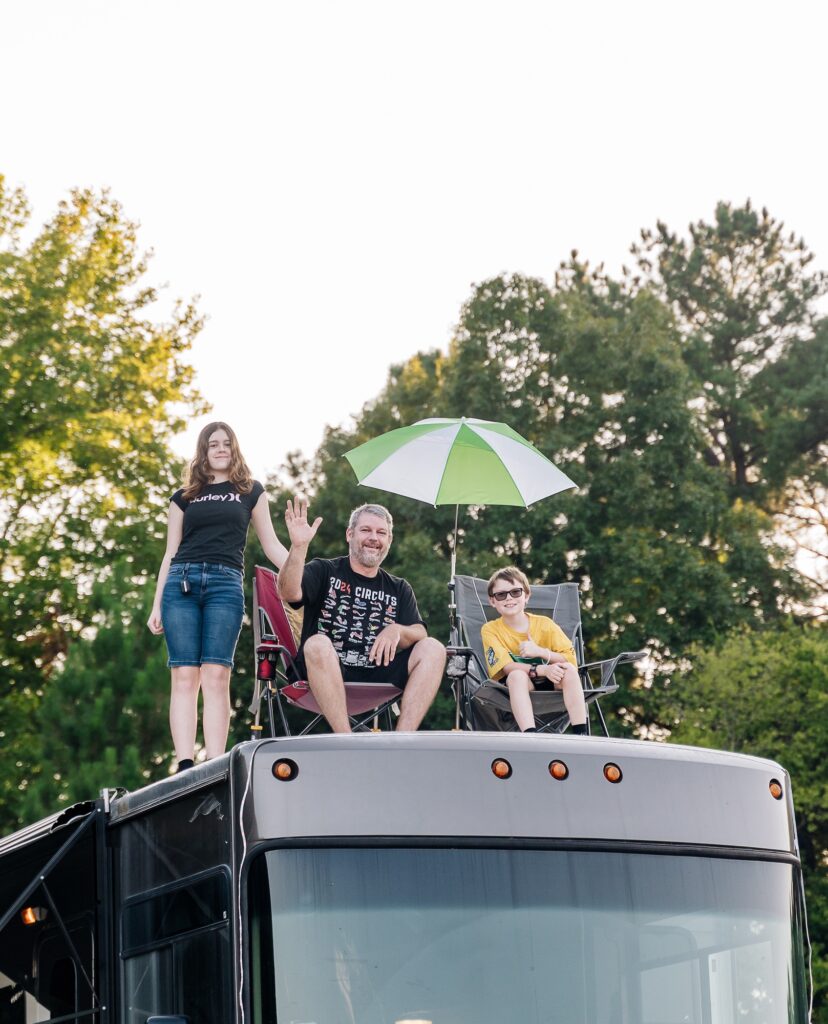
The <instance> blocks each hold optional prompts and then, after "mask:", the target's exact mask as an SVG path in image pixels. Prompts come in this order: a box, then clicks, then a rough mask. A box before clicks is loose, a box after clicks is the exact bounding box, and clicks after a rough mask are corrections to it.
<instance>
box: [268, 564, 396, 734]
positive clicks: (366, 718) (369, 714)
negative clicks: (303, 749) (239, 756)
mask: <svg viewBox="0 0 828 1024" xmlns="http://www.w3.org/2000/svg"><path fill="white" fill-rule="evenodd" d="M253 638H254V645H255V654H254V657H255V659H256V664H255V669H256V685H255V689H254V691H253V702H252V704H251V705H250V712H251V714H253V715H254V716H255V724H254V726H253V737H254V739H255V738H257V737H258V736H259V735H261V729H262V726H261V724H260V721H259V719H260V711H261V703H262V700H263V699H264V700H265V701H266V702H267V711H268V717H269V719H270V734H271V736H275V735H276V722H275V718H274V714H273V704H274V701H275V703H276V708H277V710H278V712H279V719H280V721H281V725H282V729H283V731H284V735H285V736H290V735H291V731H290V726H289V724H288V720H287V716H286V715H285V707H284V705H285V703H288V704H292V705H293V706H294V707H299V708H302V710H303V711H307V712H309V713H310V714H311V715H313V718H312V719H311V721H310V722H309V724H308V725H306V726H305V728H304V729H302V731H301V732H300V733H299V735H300V736H304V735H305V733H308V732H310V730H311V729H312V728H313V727H314V726H315V725H316V723H317V722H319V720H320V719H321V718H322V712H321V711H320V709H319V705H318V704H317V703H316V699H315V698H314V696H313V694H312V693H311V690H310V687H309V686H308V683H307V680H305V679H302V678H301V677H300V676H299V673H298V670H297V668H296V663H295V659H296V654H297V651H298V649H299V647H298V643H297V639H296V637H295V636H294V634H293V631H292V629H291V626H290V620H289V619H288V613H287V611H286V609H285V606H284V604H283V603H282V599H281V598H280V597H279V592H278V590H277V588H276V573H275V572H274V571H273V570H272V569H265V568H263V567H262V566H260V565H257V566H255V568H254V569H253ZM401 693H402V690H400V689H398V688H397V687H396V686H392V685H391V684H390V683H369V682H366V683H346V684H345V701H346V706H347V709H348V716H349V718H350V719H351V728H353V729H369V728H371V727H372V726H373V727H374V728H376V726H377V723H378V720H379V716H380V715H382V714H385V716H386V718H387V722H388V726H389V728H390V727H391V708H392V705H393V704H394V702H395V701H396V700H397V699H398V698H399V696H400V695H401Z"/></svg>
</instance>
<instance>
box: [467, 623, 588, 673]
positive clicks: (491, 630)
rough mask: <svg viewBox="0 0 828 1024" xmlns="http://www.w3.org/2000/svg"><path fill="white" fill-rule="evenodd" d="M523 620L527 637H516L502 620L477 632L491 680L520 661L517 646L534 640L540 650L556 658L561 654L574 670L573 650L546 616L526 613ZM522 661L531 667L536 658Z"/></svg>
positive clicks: (521, 659) (524, 634)
mask: <svg viewBox="0 0 828 1024" xmlns="http://www.w3.org/2000/svg"><path fill="white" fill-rule="evenodd" d="M526 617H527V618H528V619H529V632H528V633H518V632H516V631H515V630H514V629H510V628H509V626H507V625H506V622H505V621H504V620H503V619H493V620H492V621H491V622H487V623H486V624H485V625H484V626H483V628H482V629H481V630H480V636H481V638H482V640H483V654H484V656H485V658H486V668H487V669H488V671H489V675H490V676H491V678H492V679H495V678H496V677H497V676H499V675H500V673H501V672H502V671H503V669H504V668H505V667H506V666H507V665H508V664H509V663H510V662H512V661H523V660H524V659H523V658H520V657H519V655H518V651H519V649H520V644H522V643H523V641H524V640H534V641H535V643H536V644H538V645H539V646H540V647H546V648H547V649H548V650H550V651H554V652H555V653H556V654H562V655H563V656H564V657H565V658H566V660H567V661H569V662H571V663H572V664H573V665H575V667H576V668H577V666H578V663H577V661H576V660H575V648H574V647H573V646H572V644H571V642H570V641H569V640H568V639H567V636H566V633H564V631H563V630H562V629H561V627H560V626H559V625H558V624H557V623H555V622H553V621H552V619H550V618H549V617H548V616H546V615H532V613H531V612H527V613H526ZM525 660H526V661H527V662H531V663H534V664H538V663H539V659H537V658H526V659H525Z"/></svg>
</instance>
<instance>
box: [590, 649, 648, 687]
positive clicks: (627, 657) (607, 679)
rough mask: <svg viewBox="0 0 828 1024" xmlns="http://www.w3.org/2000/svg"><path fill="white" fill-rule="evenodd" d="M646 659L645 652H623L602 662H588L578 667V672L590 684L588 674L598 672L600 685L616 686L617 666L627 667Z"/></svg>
mask: <svg viewBox="0 0 828 1024" xmlns="http://www.w3.org/2000/svg"><path fill="white" fill-rule="evenodd" d="M646 657H647V652H646V651H623V652H622V653H621V654H616V655H615V657H614V658H605V659H604V660H603V661H590V662H587V663H586V664H584V665H579V666H578V672H579V673H580V674H581V675H583V676H585V677H586V680H587V681H588V682H590V685H591V677H590V672H591V671H594V670H596V669H597V670H599V671H600V673H601V685H602V686H606V685H613V686H617V683H616V682H615V670H616V668H617V667H618V666H619V665H628V664H630V663H631V662H634V661H641V659H642V658H646Z"/></svg>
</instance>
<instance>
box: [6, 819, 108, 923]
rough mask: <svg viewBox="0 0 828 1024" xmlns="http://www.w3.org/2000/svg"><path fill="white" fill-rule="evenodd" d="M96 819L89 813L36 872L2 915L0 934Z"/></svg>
mask: <svg viewBox="0 0 828 1024" xmlns="http://www.w3.org/2000/svg"><path fill="white" fill-rule="evenodd" d="M96 817H97V815H96V814H94V813H92V812H90V814H89V817H88V818H87V819H86V821H84V822H83V824H82V825H81V826H80V828H78V829H77V830H76V831H75V832H73V833H72V835H71V836H70V837H69V838H68V839H67V840H66V842H65V843H64V844H63V846H61V847H60V849H59V850H58V851H57V852H56V853H54V854H53V855H52V857H51V858H50V859H49V861H48V862H47V864H46V866H45V867H44V868H42V869H41V870H40V871H38V872H37V874H36V875H35V877H34V878H33V879H32V880H31V882H30V883H29V884H28V885H27V886H26V888H25V889H24V890H23V892H22V893H21V894H20V895H19V896H18V897H17V899H15V900H14V902H13V903H12V904H11V906H10V907H9V908H8V910H7V911H6V912H5V913H4V914H3V917H2V918H0V932H2V931H3V929H4V928H5V927H6V925H7V924H8V923H9V921H11V919H12V918H13V917H14V915H15V914H16V913H18V911H20V910H21V909H22V908H23V907H24V906H25V905H26V903H28V901H29V897H30V896H32V895H33V894H34V893H35V892H36V891H37V889H38V888H39V886H40V885H41V884H42V883H43V882H44V881H45V879H46V878H47V877H48V876H49V874H50V873H51V872H52V871H54V869H55V868H56V867H57V865H58V864H59V863H60V862H61V861H62V860H63V858H64V857H65V856H66V854H67V853H68V852H69V851H70V850H71V849H72V848H73V847H74V846H75V845H76V844H77V842H78V840H79V839H80V838H81V836H83V835H85V834H86V833H87V832H88V831H89V829H90V828H91V827H92V826H93V825H94V823H95V819H96Z"/></svg>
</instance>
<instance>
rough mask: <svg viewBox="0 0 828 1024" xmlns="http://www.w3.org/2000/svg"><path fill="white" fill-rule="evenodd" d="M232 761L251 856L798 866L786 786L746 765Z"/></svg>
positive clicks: (459, 740)
mask: <svg viewBox="0 0 828 1024" xmlns="http://www.w3.org/2000/svg"><path fill="white" fill-rule="evenodd" d="M311 755H312V756H311ZM495 757H502V758H505V759H506V760H508V761H509V763H510V764H511V767H512V774H511V776H510V777H509V778H508V779H498V778H496V777H495V775H494V774H493V772H492V770H491V764H492V760H493V758H495ZM280 758H288V759H291V760H293V761H294V762H295V763H296V765H297V766H298V769H299V771H298V775H297V777H296V778H295V779H293V780H291V781H288V782H282V781H278V780H277V779H275V778H274V776H273V773H272V768H273V764H274V762H276V761H277V760H279V759H280ZM553 759H560V760H563V761H564V762H565V763H566V764H567V766H568V768H569V778H568V779H566V780H565V781H562V782H559V781H556V780H555V779H553V778H552V777H551V776H550V774H549V771H548V766H549V763H550V761H552V760H553ZM234 761H235V765H234V767H235V773H236V782H235V788H236V798H237V799H238V800H240V801H241V803H242V807H241V820H242V822H243V823H244V826H243V827H244V830H245V833H246V834H245V837H244V839H245V847H246V849H247V850H250V848H251V846H252V845H253V844H255V843H257V842H266V841H269V840H278V839H301V838H304V837H318V838H325V837H330V838H334V837H348V836H362V837H371V836H382V837H395V836H399V837H405V836H429V837H465V838H474V837H489V838H497V837H504V838H510V837H522V838H523V839H527V840H532V839H538V840H541V839H556V838H558V839H560V838H563V839H573V840H588V841H605V842H610V843H625V842H635V843H666V844H689V845H697V846H698V845H702V846H703V845H709V846H718V847H730V848H741V849H751V850H767V851H776V852H779V853H783V854H789V855H794V856H795V855H796V854H797V850H796V838H795V830H794V826H793V815H792V803H791V799H790V780H789V778H788V775H787V773H786V772H785V771H784V769H783V768H781V767H780V766H779V765H778V764H776V763H775V762H772V761H766V760H762V759H760V758H755V757H749V756H746V755H740V754H728V753H722V752H719V751H712V750H711V751H706V750H705V751H702V750H699V749H697V748H690V747H681V746H678V745H673V744H660V743H643V742H637V741H632V740H611V739H599V738H597V737H577V736H549V737H547V736H544V735H539V736H525V735H519V734H509V733H505V734H492V733H489V734H485V733H437V732H431V733H410V734H393V733H380V734H357V735H351V736H333V735H324V736H323V735H320V736H307V737H301V738H286V739H282V740H267V741H263V742H260V743H257V744H252V743H251V744H243V745H242V746H240V747H237V748H236V751H235V755H234ZM607 762H614V763H615V764H617V765H618V766H619V767H620V768H621V770H622V772H623V779H622V781H621V782H620V783H617V784H611V783H609V782H607V780H606V779H605V778H604V774H603V769H604V765H605V764H606V763H607ZM725 769H727V770H725ZM772 779H777V780H778V781H779V782H780V783H781V784H782V786H783V789H784V793H785V796H784V798H783V799H782V800H776V799H774V798H773V797H772V796H771V794H770V792H769V789H768V786H769V783H770V782H771V780H772ZM354 794H358V796H357V797H356V798H355V797H354ZM355 800H356V801H357V802H356V803H355V802H354V801H355Z"/></svg>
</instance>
